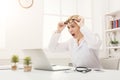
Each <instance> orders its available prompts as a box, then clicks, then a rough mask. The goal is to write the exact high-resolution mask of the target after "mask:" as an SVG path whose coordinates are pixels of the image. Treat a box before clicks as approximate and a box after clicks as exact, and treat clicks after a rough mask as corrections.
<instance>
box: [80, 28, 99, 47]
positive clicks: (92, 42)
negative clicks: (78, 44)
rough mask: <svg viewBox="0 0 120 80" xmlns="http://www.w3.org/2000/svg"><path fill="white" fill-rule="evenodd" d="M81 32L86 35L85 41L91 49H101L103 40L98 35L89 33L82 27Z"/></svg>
mask: <svg viewBox="0 0 120 80" xmlns="http://www.w3.org/2000/svg"><path fill="white" fill-rule="evenodd" d="M80 31H81V32H82V34H83V35H84V38H85V41H86V42H87V44H88V47H89V48H92V49H98V48H100V46H101V40H100V37H99V35H98V34H96V33H93V32H91V31H89V30H88V29H87V28H85V27H82V28H81V29H80Z"/></svg>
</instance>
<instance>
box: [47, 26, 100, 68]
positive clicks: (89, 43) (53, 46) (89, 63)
mask: <svg viewBox="0 0 120 80" xmlns="http://www.w3.org/2000/svg"><path fill="white" fill-rule="evenodd" d="M80 31H81V32H82V34H83V35H84V38H83V40H81V42H80V44H79V45H78V44H77V42H76V40H75V39H73V38H72V39H70V40H68V41H66V42H64V43H58V40H59V37H60V33H54V34H53V36H52V38H51V40H50V44H49V49H50V50H51V51H59V52H62V51H69V52H70V53H71V58H72V59H71V60H72V63H73V65H74V66H75V67H79V66H82V67H89V68H101V65H100V62H99V58H98V51H99V47H100V45H101V41H100V39H99V36H98V35H97V36H96V34H94V33H92V32H90V31H88V30H87V29H86V28H85V27H82V28H81V29H80Z"/></svg>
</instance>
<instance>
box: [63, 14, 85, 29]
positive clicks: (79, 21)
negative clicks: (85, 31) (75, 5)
mask: <svg viewBox="0 0 120 80" xmlns="http://www.w3.org/2000/svg"><path fill="white" fill-rule="evenodd" d="M73 21H75V22H76V23H77V24H78V25H79V26H80V27H82V26H83V25H84V18H83V17H82V16H79V15H72V16H70V17H69V18H68V19H67V20H66V21H65V22H64V23H65V24H68V23H71V22H73Z"/></svg>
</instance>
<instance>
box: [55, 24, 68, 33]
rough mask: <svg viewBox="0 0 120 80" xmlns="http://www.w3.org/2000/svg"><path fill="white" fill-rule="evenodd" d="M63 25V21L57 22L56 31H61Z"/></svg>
mask: <svg viewBox="0 0 120 80" xmlns="http://www.w3.org/2000/svg"><path fill="white" fill-rule="evenodd" d="M65 26H66V24H64V22H59V23H58V27H57V32H62V31H63V29H64V28H65Z"/></svg>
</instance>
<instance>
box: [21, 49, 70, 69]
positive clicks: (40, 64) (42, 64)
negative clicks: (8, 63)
mask: <svg viewBox="0 0 120 80" xmlns="http://www.w3.org/2000/svg"><path fill="white" fill-rule="evenodd" d="M23 52H24V54H25V56H30V57H31V58H32V65H33V68H34V69H38V70H49V71H58V70H69V69H71V68H70V67H69V66H58V65H54V66H52V65H51V64H50V63H49V61H48V59H47V57H46V55H45V52H44V51H43V49H24V50H23Z"/></svg>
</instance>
